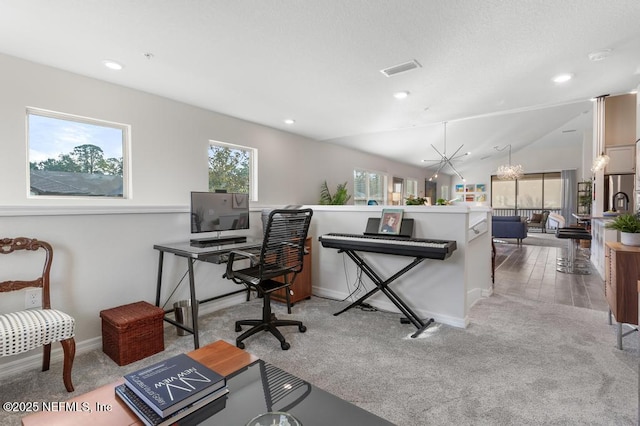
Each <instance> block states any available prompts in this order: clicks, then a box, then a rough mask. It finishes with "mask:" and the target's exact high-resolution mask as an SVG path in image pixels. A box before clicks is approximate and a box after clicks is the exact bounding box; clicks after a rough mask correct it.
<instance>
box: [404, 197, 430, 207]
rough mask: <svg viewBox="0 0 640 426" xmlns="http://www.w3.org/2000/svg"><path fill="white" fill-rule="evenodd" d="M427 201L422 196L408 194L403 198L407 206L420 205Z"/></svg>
mask: <svg viewBox="0 0 640 426" xmlns="http://www.w3.org/2000/svg"><path fill="white" fill-rule="evenodd" d="M426 202H427V199H426V198H424V197H415V196H413V195H409V196H408V197H407V198H405V202H404V203H405V204H406V205H407V206H422V205H424V204H425V203H426Z"/></svg>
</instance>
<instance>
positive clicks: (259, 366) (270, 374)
mask: <svg viewBox="0 0 640 426" xmlns="http://www.w3.org/2000/svg"><path fill="white" fill-rule="evenodd" d="M187 355H189V356H190V357H191V358H193V359H195V360H197V361H199V362H201V363H202V364H204V365H206V366H208V367H209V368H211V369H213V370H215V371H217V372H218V373H220V374H222V375H224V376H225V377H226V378H227V386H228V388H229V393H228V394H227V395H226V397H223V398H226V400H225V401H220V402H221V404H218V401H216V402H213V403H210V404H207V405H206V406H204V407H202V408H201V409H199V410H197V411H195V412H194V413H191V414H190V415H188V416H187V417H185V418H183V419H181V420H179V421H178V422H177V424H178V425H179V426H191V425H196V424H200V425H211V426H219V425H224V426H227V425H246V424H248V423H249V421H250V420H251V419H253V418H255V417H256V416H258V415H261V414H263V413H266V412H269V411H286V412H288V413H291V415H293V416H294V417H295V418H296V419H298V420H299V421H300V422H301V423H302V424H303V425H304V426H316V425H317V426H325V425H368V426H392V425H393V423H391V422H388V421H387V420H385V419H383V418H381V417H378V416H376V415H375V414H373V413H370V412H368V411H366V410H364V409H362V408H360V407H358V406H356V405H354V404H351V403H350V402H347V401H345V400H343V399H341V398H338V397H337V396H335V395H333V394H330V393H328V392H326V391H324V390H322V389H319V388H317V387H315V386H313V385H312V384H310V383H309V382H306V381H304V380H302V379H300V378H299V377H296V376H294V375H292V374H290V373H287V372H286V371H283V370H281V369H279V368H277V367H275V366H273V365H271V364H269V363H267V362H264V361H262V360H260V359H258V358H257V357H256V356H254V355H251V354H249V353H248V352H245V351H243V350H242V349H238V348H236V347H235V346H233V345H231V344H229V343H227V342H224V341H222V340H219V341H217V342H214V343H212V344H210V345H207V346H204V347H202V348H200V349H197V350H195V351H191V352H189V353H188V354H187ZM122 383H123V379H119V380H118V381H116V382H114V383H111V384H108V385H105V386H102V387H100V388H98V389H96V390H94V391H91V392H88V393H86V394H84V395H79V396H77V397H74V398H72V399H71V400H69V401H68V403H69V404H70V405H68V406H72V405H71V404H72V403H74V402H75V403H76V404H77V406H78V407H81V406H88V407H90V408H91V409H92V411H91V412H89V411H88V410H87V411H58V412H39V413H36V414H32V415H29V416H26V417H24V418H23V419H22V424H23V426H45V425H46V426H52V425H53V426H56V425H60V426H62V425H65V426H69V425H71V426H75V425H78V426H80V425H82V426H84V425H91V426H103V425H104V426H106V425H109V426H125V425H126V426H133V425H136V426H139V425H141V424H142V423H141V422H140V421H139V420H138V418H137V416H136V415H135V414H134V413H133V412H132V411H131V410H130V409H129V408H128V407H127V406H126V405H125V404H124V403H123V402H120V399H119V398H118V397H116V396H115V391H114V389H115V387H116V386H118V385H120V384H122ZM83 404H84V405H83ZM107 406H108V407H110V409H109V410H108V411H107V410H106V409H104V410H102V411H100V410H96V407H107ZM252 425H253V423H252Z"/></svg>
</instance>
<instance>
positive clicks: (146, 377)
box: [115, 354, 229, 426]
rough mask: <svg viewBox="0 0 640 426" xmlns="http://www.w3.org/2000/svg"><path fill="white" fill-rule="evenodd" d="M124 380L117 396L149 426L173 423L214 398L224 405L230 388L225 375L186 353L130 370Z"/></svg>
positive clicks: (214, 400)
mask: <svg viewBox="0 0 640 426" xmlns="http://www.w3.org/2000/svg"><path fill="white" fill-rule="evenodd" d="M124 381H125V382H124V384H122V385H119V386H116V389H115V392H116V396H118V397H119V398H120V399H121V400H122V401H123V402H124V403H125V404H127V406H129V408H131V410H132V411H133V412H134V413H135V414H136V415H137V416H138V417H139V418H140V420H141V421H142V422H143V423H144V424H145V425H148V426H163V425H169V424H172V423H174V422H176V421H178V420H179V419H181V418H183V417H185V416H187V415H188V414H191V413H193V412H194V411H196V410H198V409H200V408H203V407H204V406H206V405H208V404H210V403H212V402H215V404H213V405H216V406H219V409H222V408H224V405H225V403H226V395H227V393H228V392H229V390H228V389H227V381H226V379H225V377H223V376H221V375H220V374H218V373H216V372H215V371H213V370H211V369H210V368H207V367H205V366H204V365H202V364H201V363H199V362H198V361H196V360H194V359H193V358H190V357H188V356H187V355H185V354H180V355H176V356H174V357H171V358H169V359H167V360H165V361H162V362H159V363H156V364H153V365H151V366H149V367H146V368H143V369H141V370H138V371H135V372H133V373H130V374H126V375H125V376H124ZM215 411H218V410H215Z"/></svg>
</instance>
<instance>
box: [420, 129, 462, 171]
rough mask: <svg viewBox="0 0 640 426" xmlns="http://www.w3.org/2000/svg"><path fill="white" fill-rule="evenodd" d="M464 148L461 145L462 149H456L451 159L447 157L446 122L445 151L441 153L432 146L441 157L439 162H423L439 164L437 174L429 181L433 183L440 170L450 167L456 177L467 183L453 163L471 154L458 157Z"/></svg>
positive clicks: (445, 134)
mask: <svg viewBox="0 0 640 426" xmlns="http://www.w3.org/2000/svg"><path fill="white" fill-rule="evenodd" d="M463 146H464V145H460V147H459V148H458V149H456V151H455V152H454V153H453V155H452V156H451V157H448V156H447V122H446V121H445V122H444V149H443V150H442V152H440V151H438V148H436V147H435V146H433V144H431V148H433V149H434V151H435V152H437V153H438V155H439V156H440V159H439V160H422V162H423V163H424V162H427V161H436V162H437V163H438V164H437V169H436V171H435V173H434V174H433V175H431V177H430V178H429V181H432V180H433V179H435V178H437V177H438V173H440V170H442V168H443V167H444V166H447V165H448V166H449V167H450V168H451V170H453V173H455V174H456V176H458V178H459V179H460V180H461V181H463V182H465V178H463V177H462V175H461V174H460V172H458V170H457V169H456V168H455V166H454V165H453V163H452V161H453V160H457V159H458V158H461V157H464V156H466V155H469V154H470V152H465V153H463V154H460V155H457V154H458V152H459V151H460V150H461V149H462V147H463Z"/></svg>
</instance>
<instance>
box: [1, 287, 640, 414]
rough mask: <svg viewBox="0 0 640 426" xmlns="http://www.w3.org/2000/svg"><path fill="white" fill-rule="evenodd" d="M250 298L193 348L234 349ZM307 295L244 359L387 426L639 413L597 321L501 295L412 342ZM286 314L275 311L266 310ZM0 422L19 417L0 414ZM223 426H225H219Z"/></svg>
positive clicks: (24, 385) (634, 379) (54, 395)
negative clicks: (252, 358) (289, 322)
mask: <svg viewBox="0 0 640 426" xmlns="http://www.w3.org/2000/svg"><path fill="white" fill-rule="evenodd" d="M260 302H261V301H260V300H252V301H251V302H248V303H244V304H242V305H239V306H236V307H233V308H229V309H224V310H221V311H218V312H215V313H212V314H209V315H206V316H203V317H201V329H202V330H204V331H203V332H202V333H201V339H200V341H201V345H205V344H207V343H209V342H212V341H215V340H218V339H224V340H226V341H229V342H232V343H233V342H234V339H235V336H236V335H237V333H235V332H234V331H233V322H234V321H235V320H236V319H242V318H252V317H256V316H257V315H259V312H260ZM345 303H346V302H337V301H331V300H326V299H322V298H317V297H313V298H312V299H311V300H307V301H303V302H300V303H298V304H297V305H295V306H294V307H293V314H292V315H291V317H293V318H296V319H302V320H303V321H304V322H305V324H306V325H307V327H308V331H307V332H306V333H304V334H303V333H299V332H298V331H297V328H296V327H288V328H283V330H284V333H285V336H286V337H287V339H288V341H289V342H290V343H291V349H290V350H288V351H282V350H281V349H280V345H279V343H278V342H277V340H275V338H274V337H272V336H271V335H270V334H268V333H260V334H258V335H257V336H254V337H253V338H250V339H249V340H248V341H247V348H246V350H248V351H250V352H252V353H254V354H255V355H257V356H259V357H260V358H262V359H264V360H266V361H268V362H270V363H272V364H274V365H276V366H278V367H280V368H282V369H284V370H286V371H288V372H290V373H292V374H295V375H297V376H299V377H301V378H303V379H304V380H307V381H309V382H311V383H312V384H314V385H316V386H318V387H320V388H322V389H325V390H327V391H329V392H331V393H333V394H335V395H338V396H339V397H341V398H344V399H346V400H348V401H350V402H352V403H354V404H356V405H358V406H360V407H363V408H364V409H367V410H369V411H371V412H373V413H375V414H377V415H379V416H381V417H384V418H386V419H387V420H389V421H391V422H393V423H395V424H398V425H416V426H418V425H421V426H422V425H585V424H589V425H634V424H636V422H637V420H638V419H637V415H638V412H637V407H638V405H637V404H638V359H639V357H638V346H639V345H638V337H637V335H636V336H630V337H627V338H625V348H624V350H622V351H620V350H618V349H616V346H615V342H616V337H615V326H610V325H608V324H607V318H606V313H604V312H598V311H593V310H588V309H583V308H575V307H571V306H563V305H555V304H549V303H540V302H536V301H531V300H525V299H519V298H515V297H509V296H504V295H494V296H492V297H489V298H486V299H482V300H480V301H479V302H478V303H477V304H476V305H475V306H474V307H473V308H472V310H471V315H470V322H471V323H470V325H469V327H468V328H466V329H458V328H453V327H450V326H446V325H442V324H435V325H433V326H432V327H430V328H429V329H428V331H427V332H425V333H424V334H423V335H422V336H421V337H420V338H417V339H411V338H409V335H410V334H411V333H412V331H413V330H412V328H413V327H412V326H411V325H403V324H400V321H399V315H398V314H394V313H385V312H366V311H362V310H359V309H352V310H350V311H347V312H345V313H344V314H342V315H340V316H337V317H335V316H333V315H332V314H333V313H334V312H337V311H338V310H339V309H340V308H341V307H342V306H344V305H345ZM275 310H276V312H277V313H278V316H279V317H285V316H286V314H285V313H284V312H285V311H284V307H283V306H282V305H277V306H276V308H275ZM165 342H166V346H167V349H166V350H165V351H164V352H163V353H160V354H157V355H154V356H153V357H149V358H147V359H145V360H142V361H138V362H136V363H133V364H130V365H128V366H124V367H118V366H117V365H116V364H115V363H114V362H113V361H112V360H111V359H109V358H108V357H107V356H106V355H104V354H103V353H102V352H101V351H94V352H91V353H87V354H83V355H80V356H78V357H77V359H76V362H75V364H74V372H73V377H74V383H75V385H76V391H75V392H74V393H73V394H71V395H70V394H68V393H67V392H65V390H64V387H63V385H62V378H61V368H62V366H61V365H60V364H59V363H58V364H53V365H52V368H51V371H49V372H47V373H42V372H39V371H32V372H27V373H23V374H20V375H19V376H15V377H3V378H2V379H1V380H0V395H2V400H3V402H4V401H43V400H44V401H62V400H65V399H67V398H69V397H70V396H75V395H79V394H82V393H84V392H87V391H89V390H91V389H93V388H95V387H97V386H100V385H102V384H107V383H111V382H112V381H113V380H114V379H116V378H117V377H119V376H121V375H122V374H124V373H127V372H130V371H133V370H135V369H138V368H141V367H143V366H145V365H148V364H151V363H153V362H156V361H159V360H161V359H163V358H166V357H168V356H170V355H173V354H175V353H178V352H186V351H188V350H190V348H192V343H193V339H192V337H191V336H184V337H178V336H176V332H175V329H174V328H173V327H167V328H165ZM0 424H3V425H18V424H20V417H19V416H17V415H10V414H8V413H5V412H1V413H0ZM224 426H231V425H224Z"/></svg>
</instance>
